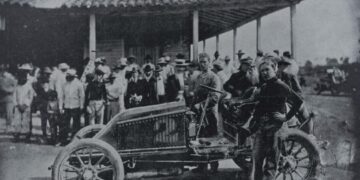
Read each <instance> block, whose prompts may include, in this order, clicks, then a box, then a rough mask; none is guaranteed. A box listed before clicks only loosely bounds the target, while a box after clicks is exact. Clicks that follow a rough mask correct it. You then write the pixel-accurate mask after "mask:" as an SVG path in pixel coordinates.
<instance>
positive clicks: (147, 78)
mask: <svg viewBox="0 0 360 180" xmlns="http://www.w3.org/2000/svg"><path fill="white" fill-rule="evenodd" d="M153 71H154V69H153V68H152V67H151V66H150V65H146V66H145V67H144V78H143V79H141V80H140V82H139V83H140V87H141V88H142V91H141V92H142V93H141V94H142V105H143V106H148V105H153V104H158V100H157V96H156V79H155V78H154V76H153Z"/></svg>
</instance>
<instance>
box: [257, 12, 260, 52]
mask: <svg viewBox="0 0 360 180" xmlns="http://www.w3.org/2000/svg"><path fill="white" fill-rule="evenodd" d="M259 50H261V18H260V17H259V18H257V19H256V51H259Z"/></svg>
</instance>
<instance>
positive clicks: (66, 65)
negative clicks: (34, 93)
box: [59, 63, 70, 69]
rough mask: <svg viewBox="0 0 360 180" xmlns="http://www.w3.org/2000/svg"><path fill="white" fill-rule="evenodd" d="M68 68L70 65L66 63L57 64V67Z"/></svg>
mask: <svg viewBox="0 0 360 180" xmlns="http://www.w3.org/2000/svg"><path fill="white" fill-rule="evenodd" d="M69 68H70V66H69V65H68V64H66V63H60V64H59V69H69Z"/></svg>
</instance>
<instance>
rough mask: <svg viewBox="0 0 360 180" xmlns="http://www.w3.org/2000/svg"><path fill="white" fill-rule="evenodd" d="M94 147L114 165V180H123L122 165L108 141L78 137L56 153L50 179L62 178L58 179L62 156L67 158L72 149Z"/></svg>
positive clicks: (117, 154)
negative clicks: (78, 138)
mask: <svg viewBox="0 0 360 180" xmlns="http://www.w3.org/2000/svg"><path fill="white" fill-rule="evenodd" d="M89 146H90V147H94V148H97V149H101V151H102V152H103V153H104V154H105V155H106V156H107V157H109V159H110V161H111V164H112V165H113V166H114V167H115V172H116V176H115V180H123V179H124V176H125V172H124V165H123V162H122V160H121V157H120V155H119V153H118V152H117V151H116V150H115V149H114V148H113V147H112V146H111V145H110V144H108V143H106V142H104V141H102V140H99V139H80V140H78V141H74V142H72V143H70V144H69V145H67V146H66V147H65V148H64V149H63V150H62V151H60V153H59V154H58V155H57V157H56V159H55V161H54V165H53V166H52V172H51V175H52V176H51V179H52V180H62V179H60V178H61V177H60V173H59V171H60V165H61V163H62V162H63V161H64V158H67V157H68V156H69V154H71V153H72V152H73V151H74V150H76V149H79V148H83V147H89Z"/></svg>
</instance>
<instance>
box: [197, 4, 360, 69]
mask: <svg viewBox="0 0 360 180" xmlns="http://www.w3.org/2000/svg"><path fill="white" fill-rule="evenodd" d="M356 1H358V0H304V1H302V2H301V3H300V4H298V5H297V6H296V13H297V17H296V18H297V19H296V35H297V50H296V52H297V60H298V62H299V64H301V65H302V64H304V63H305V61H306V60H312V61H313V63H314V64H325V62H326V61H325V58H326V57H332V58H340V57H342V56H348V57H350V59H351V61H354V60H355V59H356V57H357V55H358V54H359V49H360V48H359V43H358V40H359V35H360V33H359V32H360V31H359V24H358V20H357V17H360V13H359V11H360V10H359V9H360V8H359V7H360V3H358V2H356ZM261 22H262V31H261V33H262V35H261V43H262V48H261V49H262V50H263V51H264V52H270V51H272V50H274V49H278V50H280V52H283V51H290V8H285V9H283V10H280V11H277V12H275V13H272V14H270V15H268V16H265V17H263V18H262V20H261ZM200 28H201V27H200ZM237 34H238V35H237V47H238V49H242V50H243V51H244V52H246V53H247V54H248V55H249V56H251V57H254V56H255V53H256V22H255V21H253V22H250V23H248V24H245V25H244V26H241V27H239V28H238V29H237ZM232 38H233V32H232V31H230V32H226V33H224V34H221V35H220V42H219V47H220V49H219V52H220V55H221V56H222V57H224V56H225V55H229V56H230V57H231V58H232V54H233V48H232ZM202 51H203V44H202V42H200V43H199V52H202ZM205 52H208V53H210V54H211V55H212V54H213V53H214V52H215V38H214V37H213V38H210V39H207V40H206V49H205Z"/></svg>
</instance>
